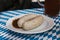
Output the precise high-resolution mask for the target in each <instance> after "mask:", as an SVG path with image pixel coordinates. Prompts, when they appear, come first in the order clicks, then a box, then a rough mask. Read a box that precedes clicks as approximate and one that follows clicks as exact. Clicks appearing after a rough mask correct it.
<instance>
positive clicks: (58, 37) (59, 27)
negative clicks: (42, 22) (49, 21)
mask: <svg viewBox="0 0 60 40" xmlns="http://www.w3.org/2000/svg"><path fill="white" fill-rule="evenodd" d="M27 13H38V14H43V13H44V8H36V9H26V10H14V11H6V12H0V40H60V14H59V16H58V17H56V18H54V21H55V25H54V27H53V28H52V29H51V30H49V31H46V32H43V33H38V34H30V35H28V34H21V33H16V32H13V31H11V30H9V29H6V28H5V25H6V22H7V20H8V19H9V18H12V17H14V16H18V15H21V14H27Z"/></svg>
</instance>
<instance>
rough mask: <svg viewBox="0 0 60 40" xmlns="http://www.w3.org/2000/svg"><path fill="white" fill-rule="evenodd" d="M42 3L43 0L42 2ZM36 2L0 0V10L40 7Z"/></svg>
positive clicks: (29, 0) (28, 0)
mask: <svg viewBox="0 0 60 40" xmlns="http://www.w3.org/2000/svg"><path fill="white" fill-rule="evenodd" d="M42 3H44V2H42ZM40 7H41V6H40V5H39V4H38V3H37V2H32V1H31V0H0V11H7V10H17V9H20V10H22V9H30V8H40Z"/></svg>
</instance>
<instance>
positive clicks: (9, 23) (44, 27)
mask: <svg viewBox="0 0 60 40" xmlns="http://www.w3.org/2000/svg"><path fill="white" fill-rule="evenodd" d="M24 15H27V14H22V15H20V16H16V17H13V18H10V19H9V20H8V21H7V23H6V28H8V29H10V30H12V31H15V32H18V33H23V34H36V33H42V32H45V31H48V30H50V29H51V28H52V27H53V26H54V20H53V19H52V18H50V17H47V16H45V15H42V16H43V17H44V22H43V23H42V24H41V25H40V26H39V27H37V28H35V29H33V30H30V31H24V30H22V29H18V28H14V27H13V26H12V21H13V20H15V19H17V18H19V17H22V16H24ZM37 15H41V14H37Z"/></svg>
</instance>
